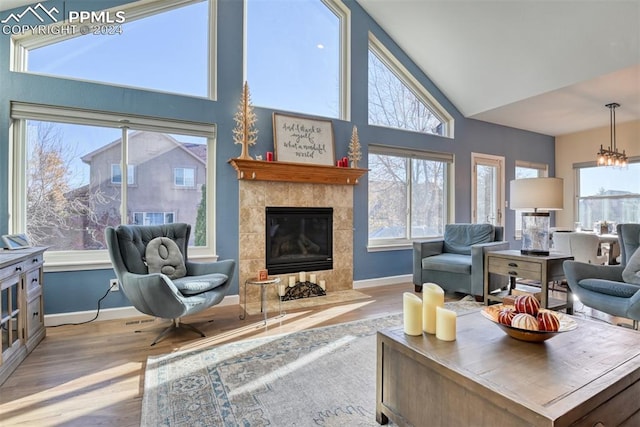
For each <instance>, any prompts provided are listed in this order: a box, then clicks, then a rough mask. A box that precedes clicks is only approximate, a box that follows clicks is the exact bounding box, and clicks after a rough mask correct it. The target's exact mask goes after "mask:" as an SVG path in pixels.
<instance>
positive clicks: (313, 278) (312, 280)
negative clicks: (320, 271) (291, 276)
mask: <svg viewBox="0 0 640 427" xmlns="http://www.w3.org/2000/svg"><path fill="white" fill-rule="evenodd" d="M309 282H311V283H318V282H316V275H315V274H313V273H311V274H310V275H309Z"/></svg>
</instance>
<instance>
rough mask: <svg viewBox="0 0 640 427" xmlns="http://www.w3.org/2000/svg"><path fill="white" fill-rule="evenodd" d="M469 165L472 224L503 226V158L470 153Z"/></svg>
mask: <svg viewBox="0 0 640 427" xmlns="http://www.w3.org/2000/svg"><path fill="white" fill-rule="evenodd" d="M471 163H472V170H473V176H472V179H473V186H472V195H471V197H472V213H471V217H472V218H471V220H472V222H474V223H476V224H484V223H489V224H493V225H504V215H503V206H504V167H503V166H504V157H500V156H491V155H489V154H478V153H471Z"/></svg>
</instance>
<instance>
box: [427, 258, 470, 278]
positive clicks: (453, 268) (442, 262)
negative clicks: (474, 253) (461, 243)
mask: <svg viewBox="0 0 640 427" xmlns="http://www.w3.org/2000/svg"><path fill="white" fill-rule="evenodd" d="M422 269H423V270H437V271H447V272H450V273H458V274H467V275H470V274H471V257H470V256H468V255H460V254H447V253H445V254H440V255H435V256H430V257H426V258H423V259H422Z"/></svg>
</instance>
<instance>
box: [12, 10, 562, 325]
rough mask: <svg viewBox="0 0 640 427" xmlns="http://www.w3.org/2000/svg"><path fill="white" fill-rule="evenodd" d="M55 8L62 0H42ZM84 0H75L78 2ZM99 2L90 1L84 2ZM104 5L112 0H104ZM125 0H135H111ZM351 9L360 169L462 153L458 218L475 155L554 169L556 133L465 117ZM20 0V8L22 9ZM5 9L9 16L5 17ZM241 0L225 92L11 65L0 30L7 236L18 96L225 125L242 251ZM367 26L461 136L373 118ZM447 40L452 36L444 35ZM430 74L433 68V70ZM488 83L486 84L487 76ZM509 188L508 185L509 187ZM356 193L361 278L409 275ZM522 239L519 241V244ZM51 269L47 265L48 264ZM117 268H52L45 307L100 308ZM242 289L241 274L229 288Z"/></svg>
mask: <svg viewBox="0 0 640 427" xmlns="http://www.w3.org/2000/svg"><path fill="white" fill-rule="evenodd" d="M43 3H44V4H45V5H47V6H51V5H57V6H58V7H61V3H62V2H60V1H48V2H43ZM77 3H79V2H76V3H75V4H77ZM91 3H92V2H91V1H86V2H85V3H84V4H86V9H89V8H90V5H91ZM96 3H98V4H100V5H104V4H105V3H104V2H96ZM109 3H112V4H126V3H129V1H115V0H114V1H111V2H109ZM345 4H346V5H347V6H348V7H349V8H350V9H351V19H352V21H351V24H352V26H351V54H352V57H351V121H350V122H346V121H342V120H333V124H334V133H335V141H336V155H337V156H338V157H342V156H343V155H346V153H347V151H348V143H349V140H350V137H351V130H352V126H353V125H357V126H358V133H359V136H360V142H361V144H362V145H363V161H362V162H361V166H362V167H367V164H366V154H367V144H372V143H378V144H385V145H396V146H400V147H410V148H420V149H428V150H435V151H443V152H452V153H454V154H455V221H456V222H468V221H470V219H471V153H472V152H477V153H484V154H492V155H500V156H504V157H505V159H506V165H505V173H506V181H507V183H508V182H509V180H511V179H513V178H514V168H515V161H516V160H527V161H531V162H539V163H546V164H549V166H550V176H553V174H554V170H553V167H554V161H555V159H554V138H553V137H550V136H546V135H540V134H536V133H531V132H527V131H523V130H518V129H513V128H508V127H504V126H498V125H494V124H489V123H485V122H481V121H477V120H470V119H466V118H464V117H462V115H461V114H460V113H459V112H458V110H457V109H456V108H455V106H453V104H451V102H450V101H449V100H448V99H447V98H446V97H445V96H444V95H443V94H442V92H441V91H440V90H439V89H438V88H437V87H436V86H435V85H434V84H433V83H432V82H431V81H430V80H429V79H428V77H427V76H426V75H425V73H423V72H422V71H421V70H420V69H419V68H418V67H417V66H416V65H415V64H414V63H413V62H412V61H411V60H410V58H409V57H408V56H407V55H406V54H405V53H404V52H403V51H402V50H401V49H400V48H399V47H398V46H397V45H396V44H395V43H394V42H393V40H391V39H390V38H389V37H388V36H387V34H386V33H385V32H384V31H382V29H381V28H380V27H379V26H378V25H377V23H376V22H374V21H373V20H372V19H371V18H370V17H369V16H368V15H367V14H366V13H365V12H364V10H363V9H362V8H361V7H360V6H359V4H357V3H356V2H355V1H353V0H345ZM20 10H22V8H20V9H19V10H16V11H20ZM8 12H9V11H6V12H3V13H2V16H3V17H4V16H6V14H5V13H8ZM242 25H243V3H242V2H241V1H238V0H218V21H217V31H218V33H217V40H218V50H217V63H218V70H217V79H218V84H217V88H218V93H217V100H215V101H212V100H208V99H202V98H195V97H190V96H180V95H174V94H167V93H155V92H152V91H148V90H143V89H132V88H121V87H114V86H109V85H105V84H99V83H90V82H78V81H72V80H68V79H62V78H54V77H47V76H38V75H29V74H22V73H15V72H10V71H9V63H10V58H9V52H10V48H9V47H10V40H9V36H7V35H4V34H2V35H0V234H6V233H7V230H8V223H9V198H10V189H9V187H8V182H9V177H8V173H9V172H8V170H9V168H8V166H9V146H10V140H9V124H10V117H9V111H10V103H11V101H20V102H33V103H39V104H48V105H59V106H69V107H78V108H83V109H95V110H104V111H110V112H121V113H133V114H137V115H149V116H154V117H165V118H168V119H183V120H190V121H195V122H206V123H215V124H216V125H217V145H216V170H215V174H216V223H215V225H216V230H217V238H216V240H217V248H216V252H217V254H218V255H219V256H220V259H227V258H233V259H237V258H238V247H239V242H238V181H237V179H236V173H235V171H234V170H233V168H232V167H231V166H229V165H228V164H227V160H228V159H229V158H232V157H237V156H238V155H239V152H240V148H239V146H237V145H234V144H233V143H232V141H233V139H232V129H233V126H234V121H233V115H234V113H235V111H236V106H237V104H238V101H239V98H240V91H241V88H242V85H243V81H244V77H243V57H242V56H243V40H242V39H243V28H242ZM368 32H372V33H373V34H374V35H375V36H376V37H377V38H378V40H380V41H381V42H382V43H383V44H384V45H385V46H386V47H387V48H388V49H389V50H390V51H391V52H392V53H393V55H395V56H396V58H398V60H400V61H401V62H402V63H403V65H404V66H405V67H406V68H407V69H408V70H409V71H410V72H411V73H412V74H413V75H414V77H416V78H417V79H418V81H419V82H420V83H421V84H422V85H423V86H424V87H425V88H427V90H429V91H430V92H431V94H432V95H433V96H434V97H435V98H436V99H437V100H438V102H440V104H441V105H442V106H444V107H445V109H447V110H448V111H449V113H450V114H452V115H453V116H454V118H455V139H448V138H442V137H438V136H433V135H423V134H419V133H415V132H406V131H401V130H396V129H387V128H381V127H375V126H369V125H368V124H367V64H368ZM442 42H443V43H446V40H443V41H442ZM425 71H426V72H427V73H428V70H425ZM480 83H481V82H479V84H480ZM272 112H273V110H270V109H264V108H257V109H256V113H257V116H258V129H259V140H258V143H257V144H256V145H255V146H253V147H252V148H251V152H252V153H264V152H266V151H272V149H273V140H272V135H273V131H272V125H271V114H272ZM507 187H508V185H507ZM354 188H355V193H354V227H355V232H354V279H355V280H363V279H372V278H377V277H387V276H396V275H404V274H410V273H411V271H412V265H411V262H412V255H411V251H410V250H400V251H386V252H372V253H369V252H367V220H368V217H367V215H368V213H367V180H366V179H362V180H361V182H360V184H359V185H357V186H355V187H354ZM505 214H506V229H507V233H506V236H507V237H508V238H509V239H511V238H512V236H510V232H509V230H513V228H514V221H515V218H514V213H513V211H511V210H510V209H507V210H506V212H505ZM514 247H517V246H514ZM45 268H46V264H45ZM113 277H115V275H114V273H113V271H111V270H109V269H107V270H104V269H102V270H86V271H72V272H55V273H53V272H47V273H45V296H44V300H45V313H46V314H52V313H66V312H75V311H84V310H93V309H95V308H96V303H97V300H98V299H99V298H100V297H102V296H103V295H104V294H105V292H106V290H107V288H108V281H109V279H110V278H113ZM230 293H231V294H237V293H238V281H237V277H236V279H235V283H234V285H233V287H232V289H231V291H230ZM128 305H129V303H128V301H127V299H126V297H124V295H123V294H122V292H111V293H109V294H108V296H107V297H106V298H105V300H104V301H103V304H102V306H103V308H108V307H121V306H128Z"/></svg>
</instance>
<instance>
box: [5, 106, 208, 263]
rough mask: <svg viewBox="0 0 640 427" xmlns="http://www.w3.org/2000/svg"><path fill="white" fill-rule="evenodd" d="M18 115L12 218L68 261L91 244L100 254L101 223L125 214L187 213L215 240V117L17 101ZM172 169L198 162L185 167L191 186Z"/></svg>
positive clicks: (128, 218)
mask: <svg viewBox="0 0 640 427" xmlns="http://www.w3.org/2000/svg"><path fill="white" fill-rule="evenodd" d="M12 116H13V118H14V128H15V132H14V134H15V138H14V139H15V142H14V147H15V149H14V156H15V158H14V159H13V161H12V163H13V167H14V170H15V172H14V173H12V175H13V176H14V181H13V182H12V187H13V193H14V198H13V200H12V203H13V204H14V205H15V206H13V207H12V212H16V215H15V217H14V218H12V220H13V221H12V224H11V226H12V229H13V230H20V231H25V232H26V233H27V235H28V236H29V238H30V240H31V242H32V243H33V244H34V245H38V246H48V247H49V250H48V251H47V253H48V256H53V257H54V258H55V259H56V260H57V261H58V262H60V263H64V262H69V263H72V262H73V261H78V257H83V256H86V257H90V254H89V253H90V252H94V253H96V254H97V255H96V257H97V258H94V259H93V260H96V259H97V260H98V261H99V260H100V256H101V257H105V256H106V253H105V252H104V251H102V254H99V252H100V250H103V249H105V248H106V246H105V242H104V230H105V228H106V227H108V226H117V225H119V224H122V223H125V224H165V223H171V222H186V223H189V224H191V225H192V228H193V230H194V232H193V233H192V240H191V242H190V245H192V246H196V247H203V248H204V247H205V246H207V245H208V244H211V243H212V242H208V241H207V236H209V238H211V233H209V232H208V231H207V229H206V227H207V224H211V223H213V218H212V215H211V213H212V212H213V210H212V209H210V206H207V203H206V201H207V200H214V199H215V198H214V197H213V196H212V195H209V196H208V197H207V195H206V194H205V191H206V189H207V188H214V186H213V185H207V184H211V183H210V182H209V183H208V181H211V180H212V179H213V178H212V176H213V174H211V167H212V166H213V165H212V164H210V160H211V159H209V156H208V155H207V153H208V152H211V151H210V150H212V147H211V146H210V145H211V144H213V142H212V141H213V138H212V136H213V131H214V128H213V126H211V125H196V124H193V123H182V122H171V121H167V120H157V121H156V120H154V119H149V118H146V117H145V118H138V117H134V116H129V117H127V120H128V123H127V127H126V128H120V127H116V126H120V125H121V119H122V117H121V116H110V115H109V114H106V113H105V114H101V113H96V112H88V113H85V112H83V111H81V110H72V109H64V108H53V107H45V106H34V105H32V104H13V105H12ZM123 159H124V160H123ZM125 162H126V163H127V167H126V168H123V167H122V166H121V165H122V164H123V163H125ZM133 165H135V168H134V167H133ZM188 165H191V166H188ZM176 170H191V171H194V174H193V175H190V174H189V173H187V174H186V175H185V174H183V175H182V182H183V183H188V184H191V186H192V187H193V189H194V191H184V190H183V187H176V185H175V171H176ZM131 175H135V178H131ZM22 176H24V179H23V178H21V177H22ZM125 182H129V183H130V184H131V183H133V182H135V185H124V184H123V183H125ZM195 236H203V237H199V238H196V237H195Z"/></svg>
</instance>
